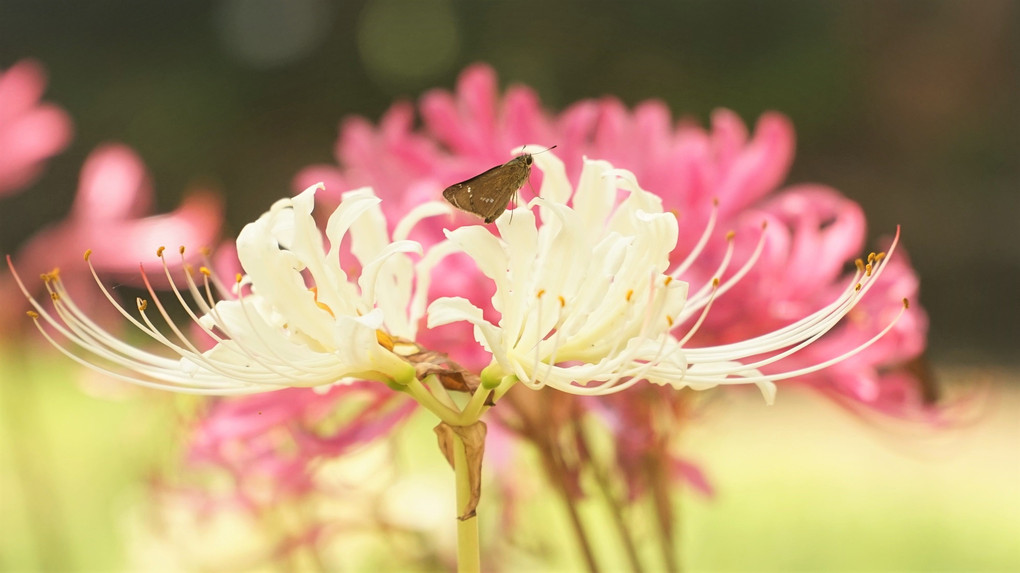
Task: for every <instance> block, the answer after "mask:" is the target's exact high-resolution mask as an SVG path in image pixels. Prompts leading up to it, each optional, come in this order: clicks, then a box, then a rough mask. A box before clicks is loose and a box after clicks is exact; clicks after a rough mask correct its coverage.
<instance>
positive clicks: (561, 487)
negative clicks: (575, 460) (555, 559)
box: [539, 445, 600, 573]
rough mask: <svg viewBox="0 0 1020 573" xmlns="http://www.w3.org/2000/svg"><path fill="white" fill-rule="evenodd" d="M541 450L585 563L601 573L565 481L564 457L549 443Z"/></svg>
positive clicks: (546, 470)
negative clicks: (553, 449)
mask: <svg viewBox="0 0 1020 573" xmlns="http://www.w3.org/2000/svg"><path fill="white" fill-rule="evenodd" d="M539 450H540V451H541V452H542V462H543V464H542V465H543V466H544V467H545V473H546V476H547V477H548V478H549V481H550V482H551V483H552V484H553V485H554V486H555V487H556V490H557V492H558V493H559V494H560V498H561V499H562V500H563V505H564V507H565V508H566V510H567V515H568V516H569V517H570V525H571V529H572V530H573V532H574V539H575V540H576V541H577V545H578V547H579V548H580V549H581V556H582V557H584V562H585V565H586V566H587V568H588V571H589V573H599V571H600V570H599V565H598V562H597V561H596V560H595V552H594V551H593V550H592V546H591V542H590V541H589V540H588V533H587V531H585V528H584V522H583V521H582V520H581V516H580V514H579V513H577V506H576V505H575V504H574V499H573V496H572V495H571V493H570V488H569V487H568V486H567V483H566V481H564V477H565V476H566V475H567V474H566V465H565V464H564V462H563V460H562V458H560V457H559V456H556V455H554V454H553V453H552V452H551V451H550V449H549V448H548V445H545V446H540V447H539Z"/></svg>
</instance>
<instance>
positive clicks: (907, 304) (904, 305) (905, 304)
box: [903, 298, 910, 308]
mask: <svg viewBox="0 0 1020 573" xmlns="http://www.w3.org/2000/svg"><path fill="white" fill-rule="evenodd" d="M903 308H910V301H909V300H907V299H906V298H904V299H903Z"/></svg>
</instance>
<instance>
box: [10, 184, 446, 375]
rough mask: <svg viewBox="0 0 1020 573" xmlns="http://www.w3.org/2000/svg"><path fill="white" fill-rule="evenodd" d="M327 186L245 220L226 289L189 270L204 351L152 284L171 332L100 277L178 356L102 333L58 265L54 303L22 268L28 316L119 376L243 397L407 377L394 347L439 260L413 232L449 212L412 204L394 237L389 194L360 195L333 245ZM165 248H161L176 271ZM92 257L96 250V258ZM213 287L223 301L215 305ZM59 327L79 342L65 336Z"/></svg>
mask: <svg viewBox="0 0 1020 573" xmlns="http://www.w3.org/2000/svg"><path fill="white" fill-rule="evenodd" d="M319 188H321V184H320V185H316V186H313V187H310V188H308V189H307V190H305V191H303V192H302V193H300V194H298V195H297V196H295V197H293V198H287V199H281V200H280V201H277V202H276V203H275V204H274V205H273V206H272V207H271V208H270V210H269V211H268V212H267V213H265V214H263V215H262V216H261V217H259V219H258V220H257V221H255V222H253V223H250V224H248V225H246V226H245V227H244V229H243V230H242V231H241V233H240V234H239V236H238V238H237V254H238V259H239V261H240V263H241V267H242V268H243V269H244V271H245V274H244V275H241V274H238V276H237V279H236V284H235V285H234V287H233V288H226V287H225V286H224V285H223V284H222V283H221V282H220V281H218V280H217V279H216V277H215V276H214V275H213V273H212V272H211V271H210V270H209V269H208V268H206V267H202V268H201V269H200V271H201V272H200V275H201V279H200V280H201V282H200V283H196V281H195V278H193V276H192V274H193V273H190V272H189V273H188V276H187V290H188V291H189V293H188V294H190V296H191V299H192V301H193V302H192V304H189V303H188V301H187V299H186V297H185V296H184V294H182V292H181V291H180V290H179V289H178V288H177V287H176V286H172V288H173V293H174V295H175V297H176V299H177V301H178V302H179V303H180V304H181V305H182V306H183V308H184V310H185V312H186V313H187V314H188V315H189V316H190V317H191V318H192V320H193V321H194V323H195V324H196V325H197V327H198V328H200V329H201V330H202V331H204V332H205V333H206V334H207V335H209V336H210V337H212V338H213V339H214V340H215V346H213V347H212V348H211V349H210V350H208V351H205V352H202V351H200V350H199V349H198V348H197V347H196V345H195V344H194V343H193V342H191V341H190V340H189V338H188V337H187V336H186V335H185V333H184V332H182V330H181V328H179V327H178V326H177V325H176V324H175V323H174V321H173V320H172V319H171V317H170V315H169V314H168V312H167V311H166V309H165V308H164V306H163V304H162V303H161V302H160V300H159V298H157V297H156V295H155V293H154V292H153V291H152V288H151V287H150V288H149V291H150V295H151V297H152V298H151V302H152V303H155V304H154V306H156V308H157V310H158V311H159V313H160V314H161V315H162V317H163V319H164V320H165V321H166V323H167V326H168V327H169V330H170V332H171V334H163V333H162V332H161V331H160V329H159V328H157V327H156V325H154V324H153V322H152V321H151V320H150V317H149V314H150V312H147V309H148V308H149V307H150V304H149V303H150V300H144V299H139V300H138V311H139V313H138V314H139V315H140V316H139V317H138V318H136V317H135V314H134V313H131V312H128V311H127V310H125V309H124V308H122V307H121V306H120V305H118V304H117V302H116V300H115V299H114V297H113V296H112V295H111V294H110V292H109V291H108V290H107V289H106V288H105V287H104V286H103V285H102V283H101V282H100V281H99V278H98V276H96V282H97V283H98V284H99V287H100V288H101V289H102V290H103V292H104V294H105V295H106V297H107V298H108V299H109V301H110V302H111V304H114V305H115V306H117V308H118V309H119V310H120V312H121V314H122V315H123V316H124V317H125V318H126V319H127V320H128V321H130V322H131V323H132V324H133V325H134V326H135V327H137V328H138V329H140V330H141V331H142V332H143V333H145V334H146V335H148V336H149V337H151V338H152V339H154V340H155V341H157V342H158V343H160V344H162V345H163V346H165V347H166V348H168V349H170V350H171V351H173V354H174V356H172V357H165V356H162V355H157V354H153V353H151V352H148V351H144V350H141V349H138V348H135V347H133V346H131V345H130V344H127V343H125V342H123V341H121V340H120V339H118V338H117V337H116V336H114V335H112V334H110V333H109V332H107V331H105V330H103V329H102V328H101V327H100V326H99V325H97V324H96V323H95V322H93V321H92V320H91V319H89V317H88V316H87V315H86V314H85V313H84V312H83V311H82V309H80V308H79V307H77V306H76V305H75V304H74V301H73V300H71V298H70V296H68V294H67V292H66V290H65V289H64V287H63V285H62V283H61V282H60V279H59V275H58V274H57V273H50V274H49V275H45V276H44V279H46V284H47V288H48V289H49V291H50V298H51V299H52V301H53V310H52V311H49V310H47V309H46V308H45V307H44V306H43V305H42V304H40V303H39V302H37V301H35V300H34V299H32V297H31V296H30V295H29V293H28V291H27V289H25V287H24V284H23V283H22V280H21V278H20V277H18V276H17V273H16V272H15V277H16V279H17V281H18V283H19V285H21V287H22V290H23V291H24V292H25V295H26V296H28V297H29V299H30V300H31V302H32V304H33V306H34V308H35V311H34V312H32V313H30V314H32V315H33V317H34V318H35V320H36V325H37V326H38V327H39V330H40V331H41V332H42V333H43V335H44V336H46V338H47V339H48V340H49V341H50V342H51V343H53V345H54V346H56V347H57V348H58V349H60V350H61V351H62V352H63V353H64V354H66V355H67V356H69V357H70V358H72V359H74V360H75V361H77V362H79V363H81V364H84V365H86V366H89V367H91V368H94V369H96V370H99V371H101V372H103V373H106V374H108V375H110V376H113V377H115V378H119V379H121V380H126V381H129V382H134V383H137V384H141V385H144V386H148V387H154V388H160V389H167V390H174V391H178V392H186V393H195V394H242V393H251V392H262V391H268V390H276V389H280V388H286V387H292V386H302V387H305V386H319V385H324V384H332V383H336V382H342V381H345V380H351V379H373V380H381V381H386V382H391V383H397V384H401V383H406V382H408V381H409V380H410V379H411V378H413V377H414V375H415V370H414V367H413V365H411V364H409V363H408V362H407V361H406V360H405V359H404V358H402V357H401V356H400V355H398V354H397V353H395V352H394V349H393V346H394V340H395V339H397V338H403V339H409V340H413V339H414V336H415V329H416V325H417V323H418V320H419V319H420V318H421V316H422V315H423V309H424V307H425V304H424V296H425V295H424V293H423V292H422V290H423V289H427V284H428V278H427V275H428V271H429V267H430V265H429V264H426V263H424V262H419V263H417V264H415V263H414V262H413V261H412V258H411V257H410V256H409V254H408V253H417V254H419V255H421V254H422V247H421V245H420V244H418V243H417V242H414V241H410V240H406V236H407V234H408V233H409V231H410V230H411V228H412V227H413V226H414V224H415V223H417V222H418V221H420V220H421V219H422V218H424V217H428V216H433V215H437V214H440V213H446V212H448V211H449V208H448V207H446V206H445V205H443V204H442V203H439V202H430V203H427V204H425V205H422V206H421V207H419V208H417V209H415V210H413V211H412V212H411V213H409V214H408V215H407V217H405V219H404V220H403V221H401V223H400V224H399V225H397V228H396V230H395V232H394V236H393V237H392V241H391V237H389V235H388V233H387V231H386V221H385V219H384V218H383V214H382V211H381V210H380V208H379V202H380V200H379V199H378V198H377V197H376V196H375V195H374V193H373V192H372V190H371V189H360V190H356V191H351V192H348V193H345V194H344V195H343V200H342V202H341V204H340V206H339V207H338V208H337V209H336V211H334V212H333V214H332V215H331V216H330V218H329V221H328V223H327V225H326V229H325V239H326V242H327V244H324V241H323V233H322V231H320V230H319V228H318V227H317V226H316V224H315V220H314V219H313V217H312V209H313V207H314V202H315V192H316V190H317V189H319ZM347 236H349V237H350V239H349V240H350V244H351V252H352V253H353V255H354V256H355V257H356V258H357V260H358V261H359V263H360V266H361V273H360V276H359V277H358V278H357V280H356V281H355V280H353V279H352V278H351V277H349V276H348V274H347V272H346V271H345V270H344V269H343V268H341V266H340V246H341V241H342V240H343V239H344V238H345V237H347ZM163 251H164V249H162V248H160V249H159V252H158V253H157V255H158V256H159V257H160V258H161V259H162V260H163V261H164V263H163V268H164V272H165V273H166V274H167V278H168V279H169V278H170V272H169V270H168V269H167V266H166V263H165V259H163V256H164V255H163ZM183 253H184V248H183V247H182V248H181V254H182V256H183ZM90 255H91V252H86V260H88V259H89V258H90ZM9 260H10V259H9V258H8V262H9ZM89 266H90V267H91V262H90V263H89ZM13 270H14V269H13V267H12V271H13ZM93 275H94V276H95V275H96V273H95V270H93ZM143 276H144V272H143ZM146 283H147V284H148V280H147V279H146ZM170 283H171V285H174V283H173V280H171V281H170ZM214 290H215V291H217V294H218V295H219V296H220V297H221V298H222V299H223V300H220V301H219V302H214V298H213V292H214ZM246 290H247V291H248V292H247V293H246ZM44 325H45V326H44ZM47 326H48V328H47ZM51 330H52V331H55V332H57V333H59V334H60V335H61V336H62V337H63V338H64V339H66V341H67V342H69V343H70V344H67V345H65V344H62V343H61V342H59V341H58V340H57V338H55V337H54V336H53V335H52V333H51V332H50V331H51ZM72 349H74V350H72Z"/></svg>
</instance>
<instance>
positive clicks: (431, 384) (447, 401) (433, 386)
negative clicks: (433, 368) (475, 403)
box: [422, 374, 460, 411]
mask: <svg viewBox="0 0 1020 573" xmlns="http://www.w3.org/2000/svg"><path fill="white" fill-rule="evenodd" d="M422 383H423V384H425V387H426V388H428V389H429V390H430V391H431V392H432V395H433V396H435V397H436V399H437V400H439V401H440V402H441V403H442V404H444V405H445V406H446V407H448V408H450V409H451V410H454V411H460V407H458V406H457V403H456V402H454V401H453V398H451V397H450V393H449V392H448V391H447V390H446V388H444V387H443V383H442V382H440V381H439V377H438V376H436V375H435V374H430V375H429V376H426V377H425V379H424V380H423V381H422Z"/></svg>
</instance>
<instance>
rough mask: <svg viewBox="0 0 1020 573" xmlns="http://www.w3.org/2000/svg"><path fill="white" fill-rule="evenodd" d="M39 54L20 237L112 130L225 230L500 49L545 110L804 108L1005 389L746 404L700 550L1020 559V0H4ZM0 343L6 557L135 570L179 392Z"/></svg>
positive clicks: (957, 357) (937, 319)
mask: <svg viewBox="0 0 1020 573" xmlns="http://www.w3.org/2000/svg"><path fill="white" fill-rule="evenodd" d="M23 57H33V58H36V59H38V60H40V61H41V62H42V63H43V64H44V65H45V66H46V67H47V68H48V70H49V74H50V84H49V89H48V90H47V94H46V99H47V100H49V101H52V102H55V103H57V104H59V105H61V106H62V107H64V108H65V109H67V110H68V112H69V113H70V114H71V116H72V117H73V119H74V121H75V131H76V135H75V140H74V142H73V144H72V145H71V147H70V148H69V149H68V150H67V151H65V152H64V153H62V154H61V155H58V156H57V157H55V158H54V159H52V160H51V161H50V162H49V163H48V168H47V170H46V172H45V173H44V175H43V177H42V178H41V179H40V180H39V181H38V182H37V183H36V184H35V185H34V186H33V187H32V188H31V189H29V190H27V191H25V192H23V193H21V194H19V195H16V196H13V197H9V198H5V199H2V200H0V251H2V252H4V253H7V252H12V251H14V250H16V249H17V248H18V246H19V245H20V244H21V243H22V242H23V241H25V240H26V239H27V238H28V237H29V236H30V235H31V234H32V233H34V232H35V231H37V230H38V229H39V228H41V227H42V226H44V225H46V224H47V223H49V222H53V221H57V220H59V219H61V218H62V217H63V216H64V215H65V214H66V213H67V211H68V209H69V207H70V201H71V198H72V197H73V194H74V191H75V188H76V180H77V176H78V170H79V168H80V166H81V163H82V161H83V159H84V158H85V156H86V155H87V154H88V153H89V152H90V151H91V150H92V149H93V148H94V147H95V146H96V145H97V144H99V143H101V142H105V141H121V142H124V143H127V144H128V145H130V146H132V147H134V148H135V149H136V150H138V151H139V153H140V154H141V155H142V157H143V158H144V160H145V161H146V163H147V164H148V166H149V168H150V169H151V171H152V174H153V177H154V180H155V186H156V189H157V192H158V193H159V195H158V203H159V208H160V209H161V210H169V209H171V208H172V207H173V206H175V205H176V204H177V203H178V201H179V199H180V193H181V192H182V191H183V190H184V189H185V187H186V186H187V185H188V184H189V183H191V182H195V181H204V182H212V183H214V184H215V185H216V186H218V187H219V188H220V189H221V190H222V191H223V192H224V193H225V195H226V196H227V198H228V212H227V215H228V219H229V221H230V229H228V231H227V232H228V234H231V233H233V232H235V231H236V230H237V229H239V228H240V226H241V225H243V224H244V223H245V222H247V221H249V220H251V219H253V218H254V217H255V216H257V215H258V214H259V213H261V212H262V211H263V210H264V209H265V208H266V206H268V205H269V204H270V203H271V202H272V201H273V200H275V199H276V198H278V197H279V196H281V195H283V194H287V193H289V192H290V179H291V177H292V176H293V175H294V174H295V173H296V172H297V170H298V169H300V168H301V167H303V166H305V165H308V164H311V163H320V162H331V161H332V153H331V150H332V146H333V142H334V140H335V137H336V133H337V124H338V122H339V120H340V119H341V118H343V117H345V116H347V115H350V114H359V115H364V116H366V117H368V118H371V119H377V118H378V117H379V115H380V114H381V113H382V112H383V111H384V110H385V109H386V108H387V107H388V106H389V105H390V104H391V102H393V101H394V100H395V99H399V98H405V99H414V98H417V97H418V96H419V95H420V94H421V93H422V92H423V91H424V90H426V89H429V88H433V87H443V88H447V89H449V88H450V87H452V86H453V83H454V81H455V78H456V75H457V74H458V73H459V71H460V70H462V69H463V68H464V67H465V66H466V65H468V64H470V63H473V62H478V61H482V62H487V63H489V64H491V65H492V66H494V68H495V69H496V70H497V72H498V74H499V76H500V79H501V81H502V82H503V83H504V85H505V84H508V83H514V82H520V83H525V84H528V85H530V86H532V87H533V88H534V89H535V90H536V91H537V92H538V93H539V94H540V95H541V97H542V99H543V102H544V104H545V105H546V106H548V107H549V108H551V109H553V110H557V109H562V108H563V107H565V106H567V105H569V104H570V103H571V102H574V101H576V100H578V99H582V98H588V97H599V96H602V95H614V96H616V97H619V98H621V99H622V100H623V101H625V102H626V103H628V104H634V103H636V102H639V101H641V100H644V99H649V98H658V99H662V100H664V101H665V102H667V104H668V105H669V106H670V107H671V109H672V110H673V111H674V113H675V114H676V115H685V116H691V117H693V118H696V119H698V120H700V121H702V122H704V121H705V120H706V119H707V117H708V114H709V113H710V112H711V110H712V109H714V108H716V107H728V108H731V109H734V110H736V111H737V112H738V113H740V114H741V115H742V116H743V117H744V119H745V120H747V121H750V122H753V121H754V119H755V118H756V117H757V116H758V115H759V114H760V113H761V112H763V111H765V110H770V109H774V110H779V111H781V112H783V113H785V114H787V115H788V116H790V117H791V119H792V120H793V122H794V124H795V126H796V129H797V137H798V152H797V158H796V160H795V163H794V166H793V171H792V174H791V177H790V182H803V181H813V182H822V183H826V184H829V185H832V186H834V187H835V188H837V189H839V190H840V191H842V192H843V193H844V194H846V195H847V196H849V197H851V198H852V199H854V200H856V201H858V202H860V203H861V204H862V205H863V206H864V208H865V211H866V212H867V215H868V219H869V223H870V229H869V231H870V233H871V236H872V237H877V236H879V235H883V234H886V233H888V232H889V231H890V230H892V229H893V228H894V226H895V225H896V224H902V225H903V229H904V236H905V245H906V247H907V249H908V250H909V252H910V255H911V258H912V262H913V264H914V266H915V268H916V269H917V270H918V272H919V273H920V275H921V278H922V289H921V302H922V303H923V304H924V306H925V307H926V308H927V310H928V311H929V313H930V316H931V334H930V353H929V355H930V357H931V358H932V360H933V361H934V363H935V365H936V368H937V370H936V372H937V373H938V374H939V375H940V376H941V377H943V378H944V379H949V380H954V379H955V380H961V381H970V382H973V381H975V380H977V381H987V382H989V384H988V388H989V390H988V392H989V396H991V397H992V398H991V399H988V400H987V401H986V402H985V404H986V405H987V404H994V407H995V409H994V411H993V410H992V409H991V407H990V406H988V408H989V410H988V412H987V415H986V416H982V417H981V419H980V422H978V423H976V424H975V427H974V428H970V429H969V430H968V431H959V432H954V433H953V438H952V439H948V440H946V439H944V437H940V438H939V439H938V443H937V444H935V445H933V444H931V443H929V441H928V440H922V441H924V442H925V444H924V445H919V443H918V441H917V440H915V439H913V438H907V437H905V436H901V435H898V434H897V431H894V432H893V437H890V436H889V435H888V434H886V433H883V431H880V430H873V429H870V426H868V425H867V424H862V423H860V422H859V421H855V420H853V419H851V418H850V417H847V416H844V417H842V418H840V417H838V416H835V417H834V416H830V415H828V414H831V408H832V407H831V406H827V405H825V404H824V403H822V402H820V401H818V400H813V401H812V400H811V399H810V398H803V399H801V400H800V401H797V400H793V401H792V402H791V403H788V404H786V405H784V404H782V403H781V404H780V405H777V406H776V407H775V408H773V409H767V410H764V409H763V408H762V407H761V404H760V402H759V401H755V402H754V403H745V402H742V401H740V400H739V399H738V400H736V401H735V402H733V403H729V402H727V403H726V404H725V405H724V406H721V407H720V411H719V413H718V418H717V419H716V420H715V421H711V420H710V421H709V423H707V424H706V425H705V426H699V427H698V430H697V431H698V432H701V433H702V434H698V435H695V436H692V437H691V439H692V440H694V438H699V439H698V440H696V441H695V443H693V444H692V451H694V452H696V453H697V456H696V457H697V459H698V460H699V461H702V462H704V463H705V465H706V467H707V468H708V470H709V472H710V474H711V475H712V477H713V478H715V479H716V481H717V485H718V487H719V489H720V490H721V492H722V493H721V497H720V498H719V499H718V500H716V501H715V502H704V501H697V500H694V501H692V503H691V504H690V506H689V507H687V508H686V509H685V511H686V514H685V515H686V516H687V522H686V525H687V528H688V531H687V532H686V533H685V537H686V539H687V545H686V547H687V548H688V551H687V559H688V561H689V564H690V566H691V568H692V569H698V570H757V569H766V570H817V569H822V568H826V569H832V570H907V569H924V570H1010V569H1020V555H1018V550H1017V549H1016V548H1015V547H1014V543H1015V538H1016V537H1017V533H1018V527H1020V526H1018V524H1020V486H1018V485H1017V484H1020V422H1018V420H1020V416H1018V415H1017V414H1018V413H1020V412H1018V408H1017V407H1018V405H1020V399H1018V396H1017V394H1016V387H1017V385H1016V382H1017V380H1018V377H1017V375H1016V374H1015V372H1016V368H1017V366H1018V365H1020V359H1018V357H1020V352H1018V350H1020V348H1018V340H1020V336H1018V334H1020V327H1018V324H1020V305H1018V304H1016V302H1015V300H1016V296H1017V294H1018V293H1020V240H1018V237H1017V233H1016V229H1017V223H1018V219H1020V135H1018V134H1020V3H1018V2H1014V1H1008V0H1002V1H995V0H980V1H973V2H971V1H964V0H961V1H956V2H938V1H920V0H918V1H903V0H884V1H878V0H874V1H856V2H808V1H788V0H787V1H772V2H734V1H708V0H705V1H696V2H661V1H656V2H609V1H602V2H556V1H546V2H539V1H528V0H515V1H512V2H511V1H485V2H466V1H465V2H448V1H439V0H422V1H412V0H407V1H400V0H375V1H370V2H325V1H322V0H291V1H284V0H220V1H215V2H198V1H175V2H150V1H142V2H129V1H114V0H95V1H90V2H75V3H69V2H58V1H55V0H36V1H30V0H24V1H18V0H0V68H6V67H8V66H9V65H11V64H12V63H14V62H15V61H17V60H19V59H21V58H23ZM32 352H35V351H32ZM40 352H42V354H41V355H42V356H47V357H48V356H51V354H48V353H46V352H45V351H40ZM0 360H2V361H3V362H2V363H0V365H2V369H0V375H2V377H3V378H2V382H3V384H2V386H0V387H2V390H3V391H2V393H0V398H2V400H3V402H2V404H0V406H2V409H0V415H2V416H3V425H2V428H0V435H2V440H0V444H2V448H3V449H2V452H0V462H2V464H3V465H2V466H0V568H5V569H7V570H25V569H33V568H49V569H51V570H64V569H71V568H76V569H79V570H114V569H119V568H121V567H122V566H123V565H122V564H123V563H124V561H123V560H124V558H125V557H124V549H123V546H122V543H123V530H122V529H123V513H124V508H125V505H127V504H129V501H130V499H132V496H138V495H140V494H141V493H140V492H141V490H142V488H143V485H142V482H143V478H144V477H145V476H146V475H147V474H148V473H149V472H151V471H152V470H153V468H154V467H156V466H158V465H159V464H160V463H161V462H162V461H165V458H167V457H169V456H170V455H171V453H172V451H173V441H174V440H173V437H174V436H173V432H174V430H173V428H174V427H175V426H174V424H173V422H174V416H175V411H176V409H175V408H174V407H173V405H172V404H169V405H168V403H167V402H166V401H165V400H162V399H156V398H153V397H151V396H150V395H148V394H145V393H141V394H139V393H130V394H129V395H128V396H126V397H121V398H119V399H117V400H109V399H107V400H98V399H96V398H94V397H90V396H86V395H83V394H82V392H81V391H80V389H79V387H78V386H77V385H75V384H74V383H73V382H72V381H71V378H74V377H76V376H77V373H76V372H75V371H74V370H73V369H72V368H70V367H69V366H66V365H64V366H60V365H53V364H50V363H48V362H42V361H40V360H38V359H37V358H36V355H35V354H28V355H25V354H18V353H15V352H14V351H8V352H5V353H3V354H2V355H0ZM41 362H42V363H41ZM780 402H783V401H782V400H781V401H780ZM763 410H764V411H763ZM837 418H838V419H837ZM713 424H714V425H713ZM931 451H935V452H937V453H935V454H932V453H931ZM25 484H30V486H31V487H30V488H29V490H30V491H25V490H24V487H25ZM804 484H808V485H804ZM41 539H42V540H45V541H41ZM532 565H534V564H532ZM526 566H527V564H522V565H521V567H522V568H523V567H526Z"/></svg>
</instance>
